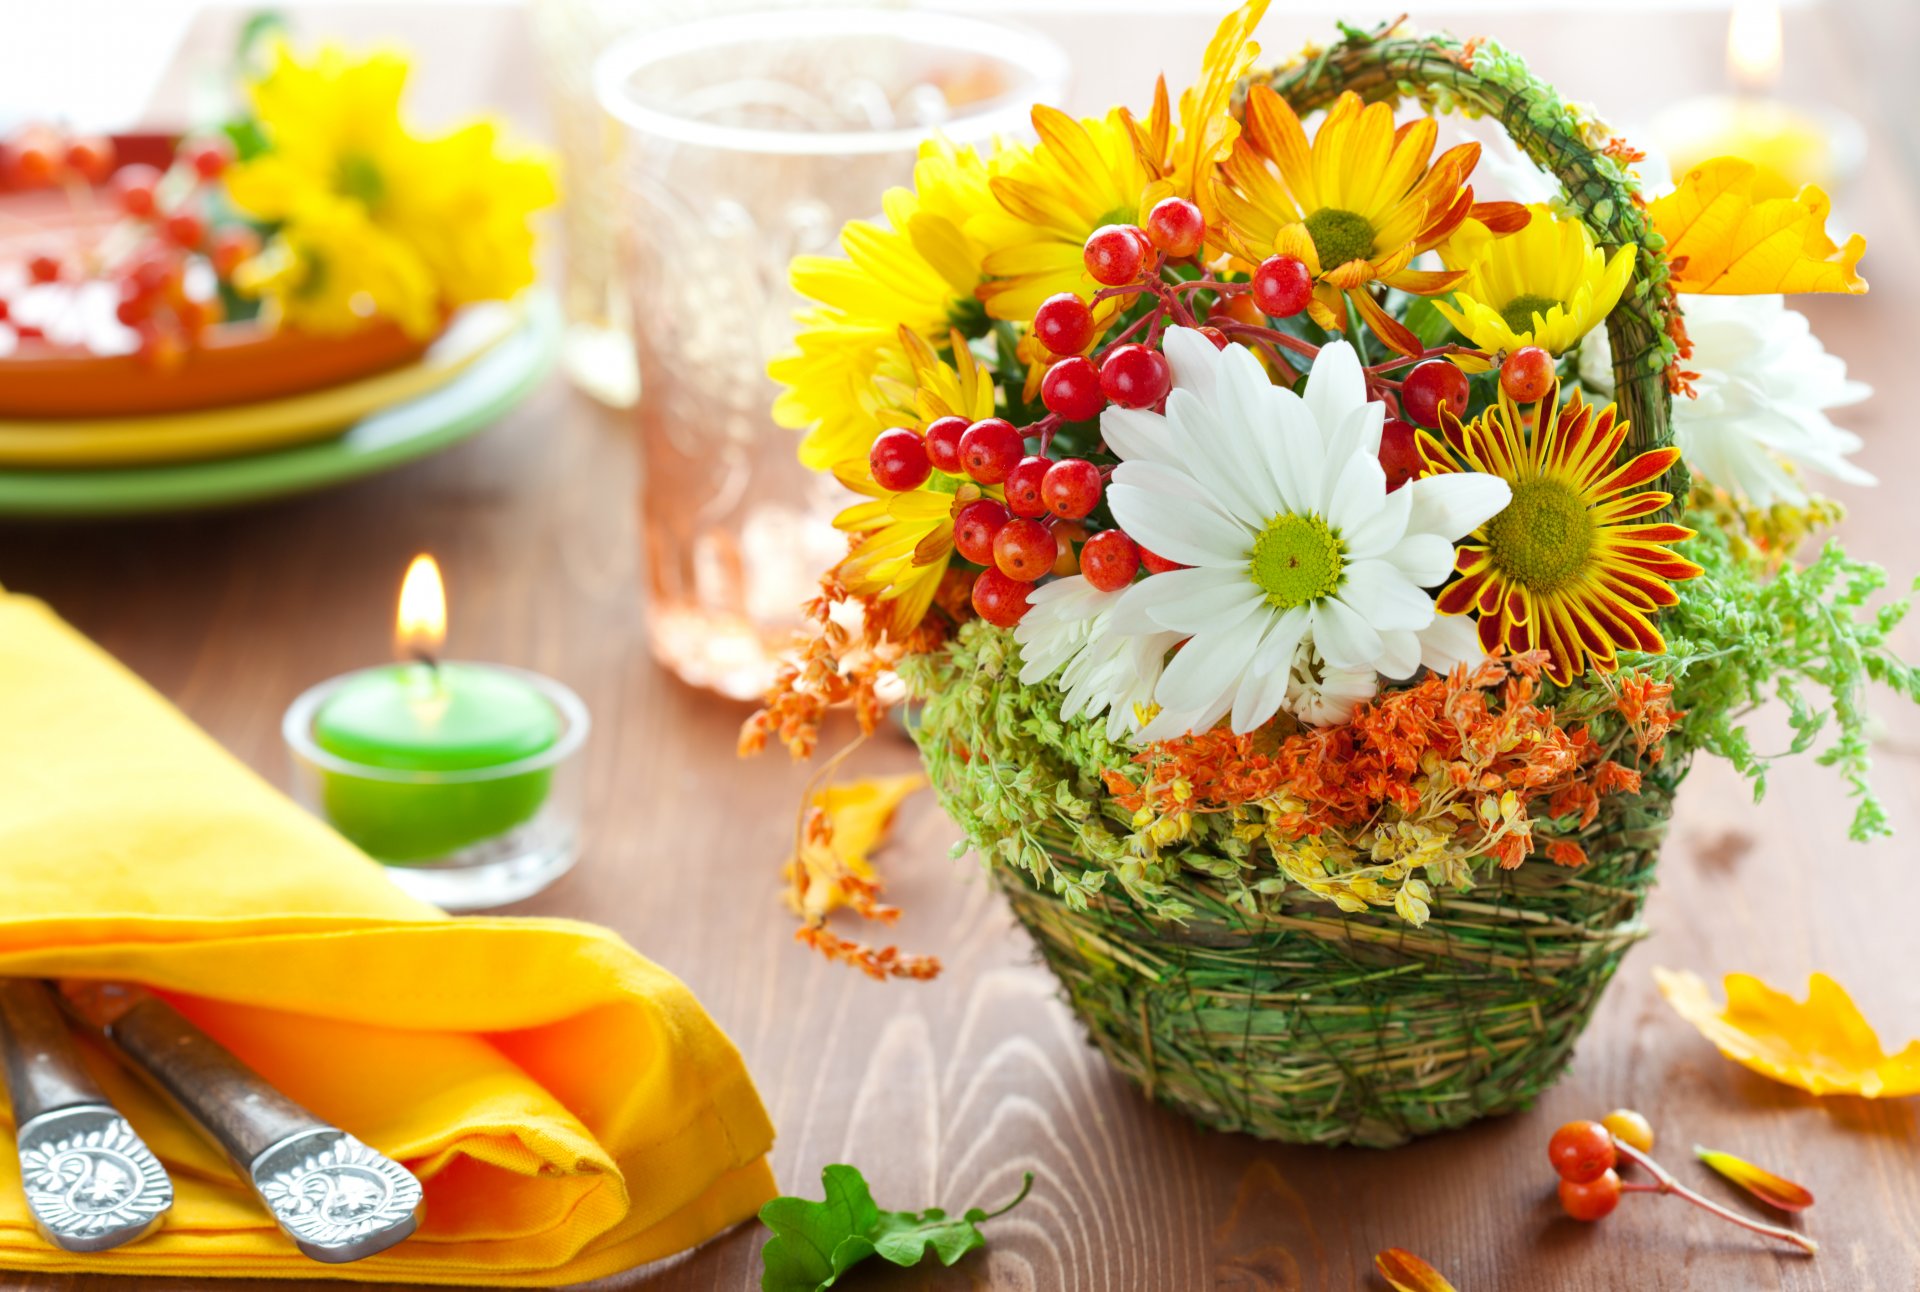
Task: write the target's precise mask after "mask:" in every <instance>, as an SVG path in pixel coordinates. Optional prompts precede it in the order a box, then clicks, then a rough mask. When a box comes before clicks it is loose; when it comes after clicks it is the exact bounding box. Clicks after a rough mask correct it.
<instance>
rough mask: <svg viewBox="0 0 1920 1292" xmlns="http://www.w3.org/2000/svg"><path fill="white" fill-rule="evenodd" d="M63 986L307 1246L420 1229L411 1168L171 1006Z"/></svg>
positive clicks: (342, 1247)
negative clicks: (295, 1095)
mask: <svg viewBox="0 0 1920 1292" xmlns="http://www.w3.org/2000/svg"><path fill="white" fill-rule="evenodd" d="M61 991H62V993H63V994H64V995H65V997H66V999H67V1002H68V1004H69V1005H71V1006H72V1007H73V1008H74V1009H75V1010H76V1011H77V1012H78V1013H80V1015H81V1016H82V1017H84V1018H86V1019H87V1020H88V1021H89V1022H91V1023H92V1024H93V1025H94V1026H96V1027H98V1028H99V1029H100V1030H101V1031H102V1032H103V1033H104V1034H105V1035H106V1037H107V1038H108V1039H109V1040H110V1041H112V1042H113V1044H114V1045H115V1047H117V1048H118V1049H119V1051H120V1052H121V1053H122V1054H123V1055H125V1056H126V1058H127V1060H128V1061H129V1062H130V1063H132V1064H133V1065H134V1066H135V1067H136V1068H138V1069H139V1070H140V1071H141V1072H142V1073H144V1074H145V1075H146V1076H147V1078H148V1079H149V1080H151V1081H152V1082H153V1084H154V1085H155V1086H156V1087H157V1088H158V1089H159V1090H160V1091H161V1092H162V1093H163V1094H165V1095H166V1096H167V1097H168V1098H169V1099H171V1100H172V1101H173V1103H174V1104H175V1105H177V1106H178V1107H179V1109H180V1110H181V1111H182V1112H183V1113H185V1114H186V1115H187V1116H188V1117H189V1118H190V1119H192V1120H193V1121H194V1122H195V1123H196V1124H197V1125H198V1126H199V1127H200V1128H201V1129H202V1130H203V1131H205V1132H206V1133H207V1135H208V1136H209V1137H210V1138H211V1139H212V1140H213V1141H214V1142H215V1143H216V1144H218V1145H219V1146H220V1147H221V1149H222V1150H223V1151H225V1153H226V1155H227V1156H228V1158H230V1159H231V1160H232V1162H233V1164H234V1167H235V1169H237V1170H238V1171H239V1172H240V1174H241V1176H242V1178H244V1179H245V1180H246V1181H247V1182H248V1183H249V1184H251V1185H252V1186H253V1190H254V1192H255V1193H256V1194H258V1195H259V1197H260V1200H261V1201H262V1202H263V1203H265V1204H266V1207H267V1210H268V1211H269V1212H271V1213H272V1215H273V1218H274V1220H275V1221H276V1222H277V1223H278V1224H279V1226H280V1228H281V1229H283V1230H285V1231H286V1234H287V1236H288V1237H289V1238H291V1239H293V1241H294V1245H295V1246H297V1247H298V1248H299V1249H300V1250H301V1251H302V1252H303V1253H305V1254H306V1255H307V1256H310V1257H312V1258H313V1259H314V1260H316V1261H326V1262H329V1263H338V1262H344V1261H357V1260H361V1259H363V1258H365V1257H368V1256H372V1255H374V1254H375V1253H376V1252H383V1251H385V1250H386V1249H387V1248H389V1247H391V1246H393V1245H394V1244H395V1243H398V1242H400V1241H401V1240H402V1239H404V1238H406V1237H407V1236H408V1235H410V1234H412V1233H413V1231H414V1230H415V1229H416V1228H417V1227H418V1225H419V1221H420V1211H421V1197H422V1194H421V1188H420V1181H419V1180H417V1179H415V1178H414V1175H413V1173H412V1172H410V1171H408V1170H407V1169H406V1168H405V1167H403V1166H401V1165H400V1164H399V1163H398V1162H395V1161H393V1160H392V1159H391V1158H388V1157H385V1156H383V1155H382V1154H380V1153H377V1152H375V1151H374V1150H373V1149H371V1148H368V1147H367V1146H366V1145H365V1144H363V1143H361V1142H360V1141H359V1140H357V1139H355V1138H354V1137H353V1136H351V1135H349V1134H347V1133H346V1132H345V1131H343V1130H340V1129H338V1128H337V1127H334V1126H329V1125H328V1124H327V1123H326V1122H324V1121H321V1120H320V1119H319V1118H318V1117H315V1116H314V1115H313V1114H312V1113H310V1112H308V1111H307V1110H306V1109H304V1108H302V1107H301V1106H300V1105H299V1104H297V1103H295V1102H294V1101H293V1100H291V1099H289V1098H287V1097H286V1096H285V1095H283V1094H281V1093H280V1092H279V1091H278V1090H275V1089H274V1088H273V1087H272V1086H271V1085H269V1084H268V1083H267V1082H266V1080H265V1079H264V1078H262V1077H261V1076H260V1075H259V1074H258V1073H256V1072H254V1071H253V1070H252V1069H251V1068H249V1067H247V1066H246V1065H245V1064H244V1063H242V1062H240V1060H238V1059H236V1058H235V1057H234V1056H233V1055H232V1054H231V1053H229V1052H228V1051H227V1050H226V1049H225V1048H224V1047H223V1046H221V1045H220V1044H219V1042H217V1041H215V1040H214V1039H213V1038H212V1037H210V1036H208V1035H207V1034H206V1033H205V1032H202V1031H201V1030H200V1029H199V1028H197V1027H195V1026H194V1025H193V1024H192V1023H190V1022H188V1021H187V1019H186V1018H185V1017H184V1016H183V1015H182V1014H181V1013H180V1012H179V1011H178V1010H176V1009H174V1008H173V1006H171V1005H169V1004H167V1003H166V1002H165V1001H163V1000H161V999H160V998H159V997H157V996H154V995H151V994H149V993H148V992H146V991H144V990H142V989H141V988H138V987H134V986H130V985H127V984H122V983H91V982H78V981H70V982H67V983H64V984H62V987H61Z"/></svg>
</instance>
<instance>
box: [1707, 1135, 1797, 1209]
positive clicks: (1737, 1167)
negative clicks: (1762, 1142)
mask: <svg viewBox="0 0 1920 1292" xmlns="http://www.w3.org/2000/svg"><path fill="white" fill-rule="evenodd" d="M1693 1155H1694V1156H1695V1157H1697V1158H1699V1159H1700V1160H1701V1161H1702V1162H1704V1163H1706V1164H1707V1165H1708V1166H1710V1167H1712V1168H1713V1169H1714V1170H1716V1171H1718V1172H1719V1173H1720V1174H1721V1175H1724V1176H1725V1177H1726V1178H1727V1179H1729V1180H1731V1181H1733V1182H1734V1183H1735V1184H1737V1185H1739V1186H1740V1187H1741V1188H1743V1189H1745V1190H1746V1191H1747V1192H1748V1193H1751V1194H1752V1195H1753V1196H1754V1197H1756V1198H1758V1199H1760V1201H1762V1202H1764V1203H1766V1204H1767V1205H1768V1206H1769V1207H1776V1208H1778V1209H1779V1210H1781V1211H1805V1210H1806V1209H1807V1208H1808V1207H1811V1206H1812V1205H1813V1191H1812V1190H1810V1189H1809V1188H1807V1186H1806V1185H1804V1184H1796V1183H1794V1182H1793V1181H1792V1180H1789V1179H1787V1178H1786V1177H1785V1176H1782V1175H1775V1174H1774V1173H1773V1172H1771V1171H1769V1170H1767V1169H1766V1168H1765V1167H1763V1166H1755V1165H1754V1164H1753V1163H1751V1162H1749V1161H1747V1160H1746V1159H1745V1158H1740V1157H1735V1156H1734V1155H1733V1154H1731V1153H1723V1152H1721V1151H1720V1150H1719V1149H1712V1148H1701V1147H1700V1146H1699V1145H1698V1144H1695V1145H1694V1146H1693Z"/></svg>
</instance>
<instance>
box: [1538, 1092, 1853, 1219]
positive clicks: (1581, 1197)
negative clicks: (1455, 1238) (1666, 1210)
mask: <svg viewBox="0 0 1920 1292" xmlns="http://www.w3.org/2000/svg"><path fill="white" fill-rule="evenodd" d="M1652 1148H1653V1126H1652V1125H1651V1124H1650V1123H1649V1122H1648V1121H1647V1119H1646V1118H1645V1117H1643V1116H1641V1115H1640V1114H1639V1113H1637V1112H1634V1111H1633V1110H1632V1109H1630V1108H1620V1109H1616V1110H1615V1111H1613V1112H1611V1113H1608V1114H1607V1116H1606V1118H1605V1119H1604V1120H1603V1121H1597V1122H1596V1121H1575V1122H1568V1123H1567V1124H1566V1125H1564V1126H1562V1127H1560V1129H1558V1130H1556V1131H1555V1132H1554V1133H1553V1137H1552V1138H1551V1139H1549V1140H1548V1141H1547V1160H1548V1161H1549V1162H1551V1163H1552V1164H1553V1170H1554V1173H1555V1174H1556V1175H1558V1176H1559V1177H1560V1185H1559V1192H1560V1208H1561V1210H1563V1211H1565V1212H1566V1213H1567V1215H1569V1216H1571V1217H1572V1218H1573V1219H1575V1220H1585V1221H1595V1220H1602V1219H1604V1218H1606V1217H1607V1216H1610V1215H1612V1214H1613V1211H1614V1208H1616V1207H1618V1206H1619V1205H1620V1197H1621V1195H1622V1194H1626V1193H1651V1194H1667V1195H1671V1196H1673V1197H1677V1198H1681V1199H1683V1200H1685V1201H1687V1202H1690V1203H1692V1204H1693V1205H1694V1206H1696V1207H1699V1208H1701V1209H1702V1210H1704V1211H1709V1212H1712V1213H1713V1214H1714V1215H1716V1216H1719V1217H1720V1218H1721V1219H1722V1220H1728V1221H1731V1222H1733V1223H1734V1224H1736V1225H1739V1226H1740V1227H1741V1228H1742V1229H1748V1230H1751V1231H1752V1232H1754V1233H1756V1234H1762V1235H1764V1236H1766V1237H1768V1238H1776V1239H1779V1240H1780V1241H1782V1242H1786V1243H1791V1244H1793V1245H1794V1246H1795V1247H1798V1248H1800V1249H1801V1250H1802V1251H1806V1252H1812V1251H1814V1250H1816V1248H1817V1247H1818V1244H1816V1243H1815V1242H1814V1241H1813V1240H1812V1239H1811V1238H1808V1237H1807V1236H1806V1235H1805V1234H1801V1233H1798V1232H1796V1231H1795V1230H1791V1229H1783V1228H1781V1227H1780V1226H1778V1225H1769V1224H1765V1223H1763V1222H1761V1221H1758V1220H1755V1219H1753V1218H1752V1217H1751V1216H1743V1215H1741V1214H1740V1213H1739V1212H1737V1211H1733V1210H1731V1209H1729V1208H1727V1207H1725V1206H1722V1205H1721V1204H1720V1203H1718V1202H1714V1201H1713V1200H1712V1199H1709V1198H1706V1197H1704V1196H1702V1195H1701V1194H1698V1193H1696V1192H1694V1191H1693V1190H1692V1189H1689V1188H1688V1187H1687V1186H1685V1185H1683V1184H1681V1183H1680V1182H1679V1181H1678V1180H1676V1179H1675V1178H1674V1177H1673V1175H1672V1174H1671V1173H1670V1172H1669V1171H1668V1170H1667V1169H1666V1168H1665V1167H1663V1166H1661V1165H1660V1164H1659V1163H1658V1162H1656V1161H1654V1160H1653V1158H1652V1157H1651V1156H1650V1155H1649V1154H1650V1152H1651V1150H1652ZM1629 1167H1638V1168H1640V1169H1641V1170H1643V1171H1645V1172H1646V1173H1647V1174H1648V1175H1649V1176H1651V1177H1652V1178H1651V1180H1650V1181H1647V1182H1641V1181H1637V1180H1622V1179H1621V1178H1620V1172H1621V1171H1622V1170H1625V1169H1627V1168H1629ZM1806 1201H1807V1202H1811V1201H1812V1195H1810V1194H1809V1195H1806Z"/></svg>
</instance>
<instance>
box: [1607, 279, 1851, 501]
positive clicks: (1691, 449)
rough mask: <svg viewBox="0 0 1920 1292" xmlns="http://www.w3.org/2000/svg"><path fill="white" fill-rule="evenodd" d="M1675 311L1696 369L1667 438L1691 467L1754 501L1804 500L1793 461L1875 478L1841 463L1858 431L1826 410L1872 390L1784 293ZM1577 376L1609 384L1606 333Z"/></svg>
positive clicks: (1716, 299) (1686, 305)
mask: <svg viewBox="0 0 1920 1292" xmlns="http://www.w3.org/2000/svg"><path fill="white" fill-rule="evenodd" d="M1681 311H1682V313H1683V315H1684V316H1685V318H1686V321H1687V335H1688V336H1689V337H1691V338H1692V340H1693V357H1692V358H1691V359H1689V360H1688V361H1687V366H1688V367H1689V368H1691V369H1693V370H1694V371H1696V372H1698V373H1699V374H1700V376H1699V379H1698V380H1696V381H1695V382H1694V383H1693V385H1694V391H1695V397H1694V398H1692V399H1688V398H1686V397H1684V396H1682V397H1680V398H1677V399H1675V400H1674V401H1673V437H1674V442H1675V443H1677V444H1678V445H1679V446H1680V453H1681V456H1683V457H1684V458H1685V459H1686V461H1687V464H1688V465H1689V466H1691V467H1692V468H1693V469H1694V470H1696V471H1698V472H1699V473H1700V474H1701V475H1702V476H1704V477H1705V478H1706V479H1708V480H1710V481H1711V482H1713V483H1714V484H1716V485H1719V486H1720V487H1721V488H1722V489H1725V490H1727V491H1728V492H1730V493H1733V494H1735V495H1737V496H1739V497H1740V498H1742V499H1744V500H1746V501H1747V502H1748V503H1749V504H1751V505H1753V506H1755V507H1770V506H1772V505H1773V504H1775V503H1780V502H1788V503H1804V502H1805V501H1806V500H1807V495H1806V490H1805V489H1803V488H1802V487H1801V484H1800V481H1799V479H1798V478H1797V476H1796V474H1795V472H1794V471H1793V470H1792V469H1790V468H1789V467H1788V466H1787V465H1786V464H1788V463H1791V464H1792V466H1793V467H1798V468H1805V469H1807V470H1811V471H1817V472H1819V473H1821V474H1822V475H1827V476H1831V477H1833V478H1834V479H1836V480H1841V481H1844V482H1846V483H1848V484H1872V483H1874V479H1873V477H1872V476H1871V475H1869V474H1868V473H1867V472H1865V471H1862V470H1861V469H1860V468H1859V467H1857V466H1855V465H1854V464H1853V463H1852V462H1849V461H1848V460H1847V455H1848V454H1850V453H1852V452H1853V451H1854V450H1856V449H1858V448H1859V447H1860V438H1859V437H1858V436H1857V435H1854V434H1853V433H1852V432H1850V431H1844V430H1842V429H1840V428H1839V427H1838V426H1835V425H1834V424H1833V423H1832V422H1831V421H1830V420H1828V418H1827V413H1826V410H1828V409H1830V408H1844V407H1845V406H1847V405H1848V404H1857V403H1859V402H1860V401H1861V400H1863V399H1865V398H1866V397H1867V396H1868V395H1870V394H1872V393H1873V391H1872V388H1871V387H1869V386H1867V385H1866V384H1864V383H1863V382H1858V381H1849V380H1848V379H1847V365H1846V362H1845V361H1844V360H1842V359H1841V358H1840V356H1838V355H1834V354H1828V353H1827V351H1826V347H1824V346H1822V345H1821V344H1820V339H1819V338H1818V337H1816V336H1814V335H1813V331H1812V329H1811V328H1810V327H1809V326H1808V325H1807V318H1806V316H1805V315H1804V314H1801V313H1799V312H1798V311H1797V310H1790V309H1788V308H1787V307H1786V301H1785V298H1783V297H1780V296H1688V297H1686V298H1685V299H1684V302H1683V304H1682V306H1681ZM1580 376H1581V379H1582V380H1583V381H1586V382H1587V383H1588V384H1589V385H1594V386H1598V387H1599V388H1600V389H1603V390H1611V389H1612V387H1613V371H1612V358H1611V355H1610V354H1609V352H1608V347H1607V341H1606V333H1605V332H1604V331H1600V330H1596V331H1595V332H1594V333H1593V334H1592V335H1591V336H1589V337H1588V338H1587V343H1586V345H1585V346H1584V347H1583V348H1582V350H1581V353H1580Z"/></svg>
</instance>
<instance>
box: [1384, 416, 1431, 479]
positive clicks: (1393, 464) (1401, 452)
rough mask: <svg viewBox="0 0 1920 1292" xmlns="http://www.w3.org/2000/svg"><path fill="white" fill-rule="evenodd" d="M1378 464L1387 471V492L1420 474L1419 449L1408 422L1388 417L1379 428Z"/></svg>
mask: <svg viewBox="0 0 1920 1292" xmlns="http://www.w3.org/2000/svg"><path fill="white" fill-rule="evenodd" d="M1380 466H1381V468H1382V469H1383V470H1385V471H1386V473H1387V492H1388V493H1392V492H1393V491H1394V490H1395V489H1398V488H1399V487H1400V486H1401V485H1403V484H1405V483H1406V482H1407V481H1409V480H1411V479H1413V478H1414V477H1415V476H1417V475H1419V474H1420V467H1421V462H1420V450H1419V449H1418V448H1416V447H1415V446H1414V431H1413V427H1412V426H1411V425H1410V424H1408V423H1406V422H1403V421H1401V420H1400V419H1398V418H1389V419H1388V420H1387V423H1386V425H1385V426H1382V427H1381V428H1380Z"/></svg>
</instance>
